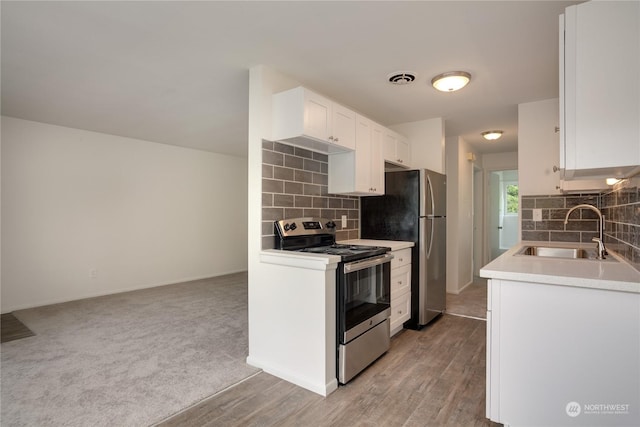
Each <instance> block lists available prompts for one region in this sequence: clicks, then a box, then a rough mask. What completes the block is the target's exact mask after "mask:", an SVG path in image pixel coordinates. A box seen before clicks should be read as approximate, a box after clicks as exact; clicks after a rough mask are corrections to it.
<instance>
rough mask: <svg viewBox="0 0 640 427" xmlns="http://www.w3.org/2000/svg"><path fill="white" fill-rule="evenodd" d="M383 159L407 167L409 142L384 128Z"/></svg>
mask: <svg viewBox="0 0 640 427" xmlns="http://www.w3.org/2000/svg"><path fill="white" fill-rule="evenodd" d="M382 145H383V155H384V160H385V161H386V162H389V163H393V164H395V165H398V166H403V167H406V168H408V167H409V155H410V152H409V142H408V141H407V139H406V138H405V137H403V136H401V135H399V134H397V133H395V132H394V131H392V130H391V129H386V128H385V129H384V133H383V135H382Z"/></svg>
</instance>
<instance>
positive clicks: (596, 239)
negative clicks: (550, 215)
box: [564, 204, 609, 259]
mask: <svg viewBox="0 0 640 427" xmlns="http://www.w3.org/2000/svg"><path fill="white" fill-rule="evenodd" d="M581 208H585V209H591V210H592V211H594V212H595V213H597V214H598V218H599V219H600V224H599V225H598V237H594V238H593V239H591V241H592V242H596V243H597V244H598V249H597V256H596V259H604V257H605V255H609V253H608V252H607V248H605V246H604V236H603V231H604V215H602V212H600V209H598V208H596V207H595V206H593V205H587V204H582V205H576V206H574V207H572V208H571V209H569V212H567V216H565V217H564V225H567V223H568V222H569V215H571V212H573V211H575V210H576V209H581Z"/></svg>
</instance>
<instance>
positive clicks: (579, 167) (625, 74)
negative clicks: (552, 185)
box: [560, 1, 640, 179]
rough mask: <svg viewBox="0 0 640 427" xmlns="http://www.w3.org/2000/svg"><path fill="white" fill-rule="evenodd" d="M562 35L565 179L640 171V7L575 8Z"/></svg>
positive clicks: (587, 5)
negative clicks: (639, 118)
mask: <svg viewBox="0 0 640 427" xmlns="http://www.w3.org/2000/svg"><path fill="white" fill-rule="evenodd" d="M563 26H564V32H562V27H563ZM562 35H564V39H562V38H561V46H560V51H561V54H563V56H562V57H561V58H560V64H561V75H560V79H561V94H560V96H561V98H563V107H564V108H563V111H562V113H563V114H564V117H563V123H564V126H563V133H562V135H561V141H562V142H563V143H564V146H563V147H562V148H563V152H562V153H561V163H562V166H563V167H564V178H565V179H575V178H581V177H608V176H611V177H622V176H625V175H628V174H631V173H634V172H635V171H637V170H640V167H638V165H640V142H639V141H640V120H638V117H640V96H639V94H640V2H637V1H628V2H626V1H602V2H600V1H591V2H586V3H581V4H579V5H576V6H570V7H568V8H567V9H566V13H565V15H564V21H562V20H561V37H562ZM563 41H564V43H563ZM563 66H564V67H563Z"/></svg>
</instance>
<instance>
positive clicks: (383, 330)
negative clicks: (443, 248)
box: [275, 217, 393, 384]
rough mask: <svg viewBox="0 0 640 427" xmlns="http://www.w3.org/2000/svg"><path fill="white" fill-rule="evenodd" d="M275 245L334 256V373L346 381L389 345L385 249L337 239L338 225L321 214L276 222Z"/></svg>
mask: <svg viewBox="0 0 640 427" xmlns="http://www.w3.org/2000/svg"><path fill="white" fill-rule="evenodd" d="M275 234H276V242H275V246H276V249H282V250H289V251H299V252H308V253H316V254H326V255H337V256H339V257H340V263H339V265H338V268H337V270H336V271H337V273H336V284H337V289H336V296H337V300H336V327H337V330H336V338H337V339H336V341H337V342H336V372H337V375H336V376H337V378H338V381H339V382H340V383H341V384H346V383H347V382H348V381H350V380H351V379H352V378H353V377H355V376H356V375H357V374H358V373H360V372H361V371H362V370H363V369H365V368H366V367H367V366H369V365H370V364H371V363H373V362H374V361H375V360H376V359H377V358H378V357H380V356H381V355H383V354H384V353H385V352H386V351H387V350H388V349H389V344H390V338H389V316H390V314H391V298H390V297H391V258H393V256H392V255H390V254H389V253H388V252H389V251H390V249H389V248H387V247H382V246H363V245H344V244H338V243H336V238H335V235H336V224H335V223H334V222H333V221H331V220H328V219H322V218H311V217H307V218H292V219H283V220H280V221H276V222H275Z"/></svg>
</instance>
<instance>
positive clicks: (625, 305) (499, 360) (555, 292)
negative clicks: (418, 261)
mask: <svg viewBox="0 0 640 427" xmlns="http://www.w3.org/2000/svg"><path fill="white" fill-rule="evenodd" d="M486 381H487V384H486V385H487V390H486V391H487V396H486V411H487V418H489V419H491V420H492V421H495V422H499V423H503V424H504V425H539V426H542V425H549V426H551V425H576V426H577V425H639V423H638V421H639V420H640V405H639V404H638V402H640V294H637V293H630V292H619V291H611V290H603V289H590V288H582V287H576V286H558V285H548V284H541V283H532V282H517V281H510V280H498V279H491V280H489V283H488V301H487V364H486Z"/></svg>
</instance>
